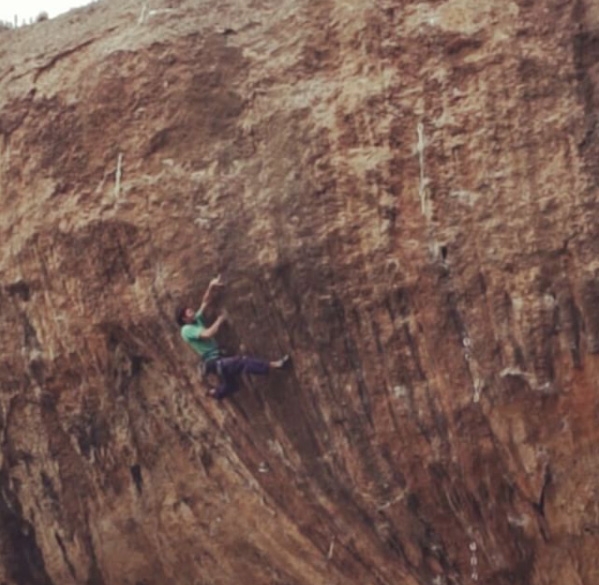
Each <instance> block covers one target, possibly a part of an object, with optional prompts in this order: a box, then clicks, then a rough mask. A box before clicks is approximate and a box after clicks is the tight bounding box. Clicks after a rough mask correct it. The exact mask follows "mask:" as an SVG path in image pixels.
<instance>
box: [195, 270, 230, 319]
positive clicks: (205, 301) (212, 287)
mask: <svg viewBox="0 0 599 585" xmlns="http://www.w3.org/2000/svg"><path fill="white" fill-rule="evenodd" d="M223 286H225V285H224V283H223V282H222V280H221V278H220V274H219V275H218V276H217V277H216V278H213V279H212V280H211V281H210V284H209V285H208V288H207V289H206V292H205V293H204V297H203V298H202V304H201V305H200V308H199V309H198V313H200V314H202V313H203V312H204V310H205V309H206V308H207V307H208V305H210V303H211V302H212V300H213V299H214V292H215V291H216V290H217V289H219V288H222V287H223Z"/></svg>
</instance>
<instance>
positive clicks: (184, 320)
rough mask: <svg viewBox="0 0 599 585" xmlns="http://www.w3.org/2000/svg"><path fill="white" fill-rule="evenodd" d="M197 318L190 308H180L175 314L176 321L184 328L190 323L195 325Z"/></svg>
mask: <svg viewBox="0 0 599 585" xmlns="http://www.w3.org/2000/svg"><path fill="white" fill-rule="evenodd" d="M194 317H195V313H194V312H193V309H190V308H189V307H179V308H178V309H177V311H176V313H175V319H176V321H177V323H178V325H179V327H183V325H187V324H188V323H193V320H194Z"/></svg>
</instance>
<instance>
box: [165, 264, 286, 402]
mask: <svg viewBox="0 0 599 585" xmlns="http://www.w3.org/2000/svg"><path fill="white" fill-rule="evenodd" d="M223 286H224V283H223V282H222V280H221V277H220V275H219V276H217V277H216V278H213V279H212V280H211V281H210V284H209V285H208V288H207V289H206V292H205V293H204V297H203V298H202V304H201V305H200V308H199V309H198V310H197V311H194V310H193V309H191V308H190V307H180V308H178V309H177V312H176V319H177V323H178V325H179V327H181V337H183V339H184V340H185V341H186V342H187V343H188V344H189V345H190V346H191V347H192V348H193V349H194V350H195V351H196V352H197V353H198V354H200V356H201V358H202V361H201V365H200V368H201V371H202V375H203V376H204V377H207V376H210V375H216V376H217V377H218V379H219V383H218V385H217V387H216V388H211V389H210V391H209V392H208V395H209V396H211V397H212V398H216V399H217V400H220V399H222V398H224V397H225V396H229V395H230V394H233V393H235V392H237V390H239V378H240V376H241V375H242V374H256V375H266V374H268V373H269V372H270V371H271V370H282V369H285V368H287V367H288V366H289V365H290V363H291V358H290V357H289V356H288V355H285V356H283V357H282V358H281V359H279V360H277V361H273V362H269V361H266V360H263V359H259V358H255V357H248V356H241V355H234V356H228V357H224V356H223V355H222V354H221V351H220V349H219V347H218V344H217V343H216V340H215V336H216V334H217V333H218V331H219V329H220V328H221V326H222V324H223V323H224V322H225V321H226V319H227V315H226V313H221V314H219V315H218V317H217V318H216V320H215V321H214V323H212V325H210V326H207V325H206V323H205V322H204V312H205V310H206V309H207V308H208V307H209V306H210V304H211V303H212V302H213V300H214V296H215V292H216V291H217V290H218V289H222V287H223Z"/></svg>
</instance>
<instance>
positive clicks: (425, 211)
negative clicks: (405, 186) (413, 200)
mask: <svg viewBox="0 0 599 585" xmlns="http://www.w3.org/2000/svg"><path fill="white" fill-rule="evenodd" d="M417 131H418V146H417V148H416V151H417V152H418V162H419V164H420V185H419V187H418V197H419V198H420V210H421V211H422V215H424V217H426V219H430V203H429V200H428V193H427V185H428V179H427V178H426V174H425V172H424V149H425V139H424V126H423V124H422V122H419V123H418V127H417Z"/></svg>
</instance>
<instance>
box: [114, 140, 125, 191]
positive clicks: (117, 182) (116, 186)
mask: <svg viewBox="0 0 599 585" xmlns="http://www.w3.org/2000/svg"><path fill="white" fill-rule="evenodd" d="M122 174H123V153H122V152H119V158H118V159H117V162H116V175H115V183H114V198H115V200H116V201H118V200H119V196H120V194H121V177H122Z"/></svg>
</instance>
